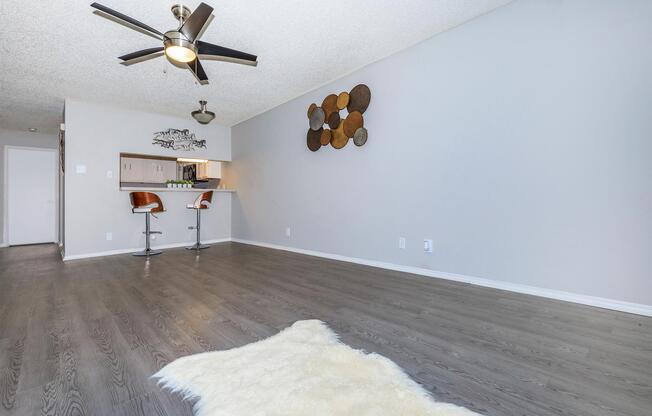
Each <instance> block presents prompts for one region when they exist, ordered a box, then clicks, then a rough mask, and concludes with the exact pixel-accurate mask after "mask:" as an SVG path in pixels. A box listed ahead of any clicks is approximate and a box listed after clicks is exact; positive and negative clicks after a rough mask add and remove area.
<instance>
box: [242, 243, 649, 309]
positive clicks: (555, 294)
mask: <svg viewBox="0 0 652 416" xmlns="http://www.w3.org/2000/svg"><path fill="white" fill-rule="evenodd" d="M231 241H233V242H236V243H242V244H250V245H254V246H260V247H266V248H272V249H276V250H284V251H291V252H293V253H300V254H306V255H309V256H316V257H323V258H327V259H332V260H339V261H346V262H349V263H356V264H363V265H365V266H372V267H379V268H381V269H387V270H395V271H399V272H405V273H412V274H418V275H422V276H428V277H434V278H439V279H446V280H453V281H456V282H462V283H469V284H472V285H477V286H484V287H490V288H494V289H502V290H507V291H510V292H517V293H525V294H528V295H534V296H541V297H544V298H550V299H556V300H563V301H566V302H574V303H579V304H582V305H588V306H596V307H598V308H604V309H611V310H614V311H620V312H627V313H633V314H637V315H643V316H652V305H643V304H640V303H632V302H623V301H619V300H615V299H607V298H601V297H597V296H589V295H581V294H577V293H571V292H564V291H561V290H553V289H545V288H540V287H536V286H529V285H523V284H519V283H510V282H503V281H499V280H491V279H483V278H480V277H473V276H465V275H461V274H456V273H448V272H439V271H436V270H430V269H424V268H421V267H412V266H403V265H400V264H394V263H386V262H381V261H376V260H367V259H361V258H356V257H347V256H342V255H339V254H330V253H324V252H321V251H313V250H304V249H301V248H295V247H287V246H281V245H277V244H269V243H261V242H259V241H250V240H242V239H239V238H232V239H231Z"/></svg>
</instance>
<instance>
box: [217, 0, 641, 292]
mask: <svg viewBox="0 0 652 416" xmlns="http://www.w3.org/2000/svg"><path fill="white" fill-rule="evenodd" d="M650 22H652V2H650V1H648V0H639V1H635V0H618V1H615V0H614V1H607V0H604V1H589V0H583V1H581V0H574V1H560V0H518V1H516V2H514V3H512V4H510V5H507V6H505V7H502V8H500V9H498V10H496V11H494V12H492V13H489V14H487V15H485V16H483V17H480V18H478V19H476V20H473V21H471V22H469V23H466V24H464V25H462V26H460V27H458V28H455V29H453V30H450V31H448V32H445V33H443V34H440V35H438V36H436V37H434V38H432V39H430V40H428V41H426V42H424V43H422V44H419V45H417V46H415V47H412V48H410V49H408V50H405V51H403V52H401V53H399V54H396V55H394V56H392V57H390V58H387V59H385V60H382V61H380V62H377V63H375V64H372V65H370V66H368V67H366V68H363V69H361V70H359V71H357V72H355V73H353V74H350V75H349V76H346V77H344V78H342V79H339V80H337V81H334V82H332V83H331V84H329V85H326V86H324V87H322V88H319V89H317V90H315V91H312V92H309V93H307V94H305V95H304V96H302V97H299V98H297V99H295V100H292V101H290V102H288V103H286V104H283V105H281V106H279V107H277V108H275V109H272V110H270V111H268V112H266V113H264V114H261V115H259V116H257V117H255V118H253V119H250V120H248V121H246V122H243V123H241V124H239V125H237V126H235V127H234V128H233V129H232V147H233V149H232V152H233V163H232V164H231V168H230V169H229V172H228V179H227V181H228V183H229V184H230V185H232V186H233V187H235V188H237V190H238V193H237V195H236V196H234V199H233V212H232V215H233V219H232V235H233V237H234V238H240V239H245V240H251V241H257V242H263V243H269V244H277V245H282V246H289V247H295V248H300V249H306V250H315V251H320V252H325V253H332V254H338V255H343V256H350V257H356V258H362V259H369V260H376V261H382V262H389V263H394V264H398V265H406V266H415V267H420V268H426V269H431V270H436V271H442V272H449V273H456V274H461V275H466V276H475V277H480V278H484V279H492V280H495V281H501V282H509V283H514V284H519V285H530V286H534V287H539V288H545V289H554V290H560V291H566V292H571V293H576V294H581V295H591V296H598V297H604V298H609V299H615V300H620V301H627V302H635V303H641V304H645V305H652V255H651V253H652V47H650V39H652V24H650ZM261 68H262V67H261ZM358 83H365V84H368V85H369V86H370V88H371V91H372V101H371V105H370V107H369V110H368V111H367V113H366V114H365V125H366V127H367V128H368V130H369V140H368V142H367V144H366V145H365V146H364V147H362V148H357V147H355V146H353V145H352V143H349V145H348V146H347V147H345V148H344V149H343V150H339V151H338V150H334V149H333V148H331V147H328V148H323V149H321V150H320V151H318V152H317V153H312V152H310V151H309V150H308V149H307V148H306V144H305V141H306V140H305V137H306V131H307V128H308V120H307V119H306V110H307V108H308V106H309V104H310V103H312V102H316V103H318V104H319V103H321V101H322V99H323V98H324V97H325V96H326V95H327V94H330V93H339V92H340V91H348V90H350V89H351V87H353V86H354V85H356V84H358ZM286 227H290V228H291V236H290V237H287V236H286V235H285V230H286ZM399 237H405V238H406V239H407V247H406V249H405V250H400V249H399V248H398V239H399ZM424 238H428V239H432V240H433V241H434V252H433V253H432V254H426V253H424V252H423V250H422V241H423V239H424Z"/></svg>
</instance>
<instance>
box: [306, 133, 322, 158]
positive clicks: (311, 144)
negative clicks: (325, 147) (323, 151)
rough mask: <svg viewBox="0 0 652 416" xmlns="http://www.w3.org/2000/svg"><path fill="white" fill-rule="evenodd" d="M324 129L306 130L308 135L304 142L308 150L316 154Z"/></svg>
mask: <svg viewBox="0 0 652 416" xmlns="http://www.w3.org/2000/svg"><path fill="white" fill-rule="evenodd" d="M323 130H324V129H322V128H319V129H318V130H313V129H308V135H307V136H306V142H307V144H308V149H310V150H312V151H313V152H316V151H317V150H319V148H320V147H321V134H322V131H323Z"/></svg>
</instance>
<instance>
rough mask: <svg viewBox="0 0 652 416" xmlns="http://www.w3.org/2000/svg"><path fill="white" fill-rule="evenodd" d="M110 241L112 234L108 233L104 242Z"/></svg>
mask: <svg viewBox="0 0 652 416" xmlns="http://www.w3.org/2000/svg"><path fill="white" fill-rule="evenodd" d="M111 240H113V233H112V232H110V231H109V232H108V233H106V241H111Z"/></svg>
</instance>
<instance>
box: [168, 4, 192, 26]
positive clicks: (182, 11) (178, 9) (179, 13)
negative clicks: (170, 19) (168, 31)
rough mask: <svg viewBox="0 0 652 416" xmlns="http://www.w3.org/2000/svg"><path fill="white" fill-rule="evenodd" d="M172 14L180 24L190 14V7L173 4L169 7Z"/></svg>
mask: <svg viewBox="0 0 652 416" xmlns="http://www.w3.org/2000/svg"><path fill="white" fill-rule="evenodd" d="M171 10H172V14H173V15H174V17H175V18H176V19H177V20H178V21H179V23H180V24H183V22H184V21H185V20H186V19H187V18H188V17H189V16H190V14H191V13H190V9H189V8H187V7H186V6H184V5H183V4H175V5H174V6H172V8H171Z"/></svg>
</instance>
